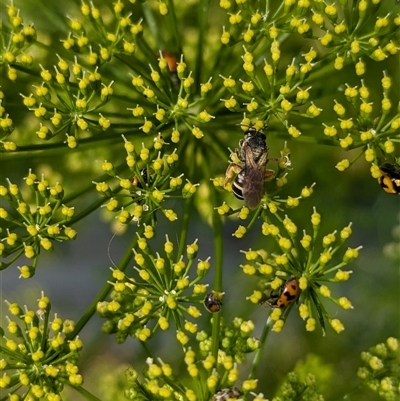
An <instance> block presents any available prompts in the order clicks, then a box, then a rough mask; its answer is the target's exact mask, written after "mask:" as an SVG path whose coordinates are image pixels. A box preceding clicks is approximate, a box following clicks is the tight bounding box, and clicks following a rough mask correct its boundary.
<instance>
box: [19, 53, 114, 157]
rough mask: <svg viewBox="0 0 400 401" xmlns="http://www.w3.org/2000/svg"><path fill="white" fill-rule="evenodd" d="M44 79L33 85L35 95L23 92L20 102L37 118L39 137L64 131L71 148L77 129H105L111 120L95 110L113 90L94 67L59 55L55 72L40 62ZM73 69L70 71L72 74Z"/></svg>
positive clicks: (98, 108) (45, 138)
mask: <svg viewBox="0 0 400 401" xmlns="http://www.w3.org/2000/svg"><path fill="white" fill-rule="evenodd" d="M41 70H42V71H41V73H40V75H41V77H42V79H43V82H42V84H41V85H40V86H35V95H34V94H33V93H31V94H30V95H29V96H25V95H22V94H21V96H22V97H23V103H24V105H25V106H26V107H27V108H28V110H29V111H30V112H32V113H33V115H34V116H35V118H36V119H38V121H39V122H38V127H37V131H36V134H37V136H38V138H39V139H41V140H45V141H47V140H50V139H52V138H54V137H55V136H56V135H59V134H64V135H66V137H67V139H66V141H65V142H66V144H67V145H68V147H69V148H71V149H74V148H76V147H77V146H78V145H79V136H82V134H79V132H80V131H84V132H86V134H83V136H84V137H88V134H89V133H90V131H91V130H93V129H95V130H99V128H101V130H103V131H105V130H107V129H108V128H109V127H110V121H109V119H108V118H106V117H104V116H103V115H102V114H101V113H98V111H99V110H101V109H102V108H103V107H104V106H105V105H106V104H107V103H108V102H109V100H110V97H111V95H112V94H113V92H114V90H113V88H112V82H111V83H110V84H109V85H108V86H107V85H105V84H104V83H103V82H102V78H101V75H100V73H99V72H98V70H97V69H95V70H94V71H88V70H85V69H84V68H83V67H82V65H80V64H79V63H78V61H77V60H76V59H75V62H74V63H73V64H72V63H68V62H67V61H66V60H64V59H62V58H61V57H59V61H58V63H57V66H54V70H55V73H54V75H53V74H51V72H50V71H49V70H47V69H45V68H44V67H43V66H41ZM71 72H72V74H71Z"/></svg>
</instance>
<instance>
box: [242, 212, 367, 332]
mask: <svg viewBox="0 0 400 401" xmlns="http://www.w3.org/2000/svg"><path fill="white" fill-rule="evenodd" d="M275 217H276V218H277V220H278V223H279V225H280V226H283V227H282V228H283V230H282V229H281V228H280V227H279V226H278V225H276V224H272V223H271V222H264V223H263V225H262V233H263V234H264V235H266V236H270V237H272V238H273V239H274V240H275V242H276V244H277V245H278V249H279V252H277V253H272V254H268V253H267V252H266V251H265V250H259V251H255V250H252V249H249V250H248V251H246V252H244V255H245V257H246V260H247V261H249V263H246V264H245V265H242V269H243V272H244V273H245V274H248V275H251V276H257V277H259V278H260V281H261V283H260V284H261V285H262V286H263V287H264V288H267V290H266V292H262V291H260V290H255V291H254V292H253V294H252V295H251V296H250V297H249V300H250V301H251V302H253V303H256V304H258V303H268V304H269V305H271V306H272V308H273V310H272V312H271V315H270V317H271V319H272V320H273V321H274V325H273V328H272V329H273V330H274V331H276V332H280V331H281V330H282V328H283V326H284V323H285V320H286V318H287V316H288V311H289V310H290V309H291V307H292V306H293V305H294V302H293V301H295V300H297V299H299V306H298V310H299V314H300V316H301V318H302V319H303V320H305V321H306V330H307V331H314V330H315V326H316V319H315V317H314V316H315V312H314V311H316V315H317V317H318V320H319V323H320V325H321V328H322V331H323V333H325V320H327V321H328V322H329V324H330V325H331V326H332V328H333V329H334V330H335V331H336V332H337V333H340V332H341V331H343V330H344V326H343V324H342V322H341V321H340V320H339V319H337V318H332V316H331V314H330V313H329V312H328V311H327V309H326V308H325V305H324V304H325V302H323V301H322V299H324V298H325V299H328V300H329V301H331V302H332V303H334V304H335V305H337V306H340V307H341V308H343V309H352V308H353V306H352V304H351V302H350V301H349V300H348V299H347V298H346V297H339V298H336V297H334V296H332V293H331V289H330V288H329V286H328V285H327V284H329V283H336V282H343V281H347V280H348V279H349V277H350V273H351V271H346V270H342V268H343V267H345V266H346V265H347V264H348V263H350V262H352V261H353V260H354V259H356V258H357V257H358V253H359V249H360V248H361V247H359V248H347V250H346V251H345V252H344V254H343V256H342V260H341V261H340V262H338V263H336V264H333V263H332V258H333V257H334V256H335V254H336V253H337V252H338V250H339V249H340V248H341V247H342V245H343V243H344V242H345V241H346V240H347V239H348V238H349V237H350V235H351V233H352V229H351V224H349V225H348V226H347V227H345V228H343V229H342V230H341V231H340V233H338V232H337V231H336V230H335V231H334V232H332V233H330V234H327V235H325V236H324V237H323V238H322V241H321V242H322V244H321V245H322V249H321V250H322V252H320V253H319V254H317V251H318V244H317V239H318V234H319V228H320V224H321V215H320V214H319V213H317V212H316V210H315V209H314V213H313V214H312V215H311V222H312V226H313V233H312V235H310V234H307V233H306V231H304V232H303V237H302V238H301V239H300V240H299V239H298V228H297V226H296V225H295V223H294V222H293V221H292V220H291V219H289V218H288V217H287V216H286V217H285V218H284V219H283V220H281V219H280V217H279V216H278V215H277V214H275ZM299 295H300V296H299ZM287 306H289V308H287V309H285V308H286V307H287Z"/></svg>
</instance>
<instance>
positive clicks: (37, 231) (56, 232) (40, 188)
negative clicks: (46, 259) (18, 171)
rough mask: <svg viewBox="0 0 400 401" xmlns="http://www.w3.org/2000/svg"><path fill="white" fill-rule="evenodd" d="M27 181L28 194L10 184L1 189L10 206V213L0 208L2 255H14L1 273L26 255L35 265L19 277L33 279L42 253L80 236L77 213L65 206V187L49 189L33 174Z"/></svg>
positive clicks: (22, 272) (8, 210)
mask: <svg viewBox="0 0 400 401" xmlns="http://www.w3.org/2000/svg"><path fill="white" fill-rule="evenodd" d="M24 180H25V186H26V187H28V191H26V188H25V187H23V188H20V187H19V186H18V185H17V184H13V183H12V182H11V181H9V180H8V185H7V186H4V185H0V196H1V197H2V199H4V200H5V201H6V202H7V203H8V205H9V207H8V208H7V209H6V208H3V207H1V208H0V219H1V220H2V222H3V227H4V229H3V230H2V231H1V233H0V235H1V242H0V254H1V256H3V257H7V256H10V255H13V256H12V257H11V258H9V260H7V261H3V262H1V269H5V268H7V267H8V266H9V265H10V264H11V263H13V262H14V261H15V260H17V259H18V258H19V257H20V256H21V255H23V254H24V255H25V257H26V258H28V259H30V260H32V264H30V265H24V266H21V267H18V268H19V270H20V277H22V278H30V277H32V276H33V275H34V274H35V271H36V266H37V263H38V258H39V254H40V251H41V249H44V250H45V251H51V250H53V242H54V241H58V242H60V241H68V240H73V239H75V238H76V235H77V233H76V231H75V230H74V229H73V228H72V227H71V225H72V217H73V216H74V213H75V210H74V208H73V207H69V206H66V205H65V204H64V203H63V200H64V189H63V187H62V185H61V184H60V183H58V182H57V183H56V184H55V185H50V183H49V181H48V180H47V179H45V178H44V176H42V178H41V179H39V178H38V177H37V176H36V174H33V173H32V172H31V171H29V174H28V175H27V176H26V177H25V178H24ZM29 190H31V192H29ZM32 199H33V201H32ZM32 202H35V203H34V204H32Z"/></svg>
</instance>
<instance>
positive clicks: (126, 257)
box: [68, 236, 137, 339]
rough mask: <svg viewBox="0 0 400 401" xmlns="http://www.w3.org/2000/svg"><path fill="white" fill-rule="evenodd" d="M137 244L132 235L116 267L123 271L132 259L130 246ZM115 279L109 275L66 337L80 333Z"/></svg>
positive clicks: (73, 336)
mask: <svg viewBox="0 0 400 401" xmlns="http://www.w3.org/2000/svg"><path fill="white" fill-rule="evenodd" d="M136 244H137V236H133V239H132V241H131V243H130V244H129V246H128V247H127V251H126V252H125V254H124V256H123V257H122V259H121V261H120V262H119V264H118V266H117V268H118V269H119V270H121V271H125V269H126V267H127V266H128V264H129V262H130V261H131V259H132V248H134V247H135V246H136ZM114 281H115V279H114V278H113V277H112V275H111V277H110V278H109V279H108V280H107V284H106V285H105V286H104V287H103V288H102V289H101V291H100V292H99V294H98V295H97V296H96V298H95V299H94V300H93V302H92V303H91V304H90V305H89V307H88V309H87V310H86V312H85V313H84V314H83V315H82V317H81V319H80V320H79V321H78V323H77V324H76V325H75V329H74V331H73V332H72V333H70V334H69V335H68V339H73V338H75V336H76V335H77V334H79V333H80V331H81V330H82V329H83V328H84V327H85V325H86V323H87V322H88V321H89V319H90V318H91V317H92V316H93V314H94V313H95V311H96V307H97V304H98V302H101V301H104V299H105V298H106V296H107V295H108V293H109V292H110V291H111V289H112V288H113V286H112V284H110V283H109V282H114Z"/></svg>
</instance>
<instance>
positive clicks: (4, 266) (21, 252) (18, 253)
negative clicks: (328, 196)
mask: <svg viewBox="0 0 400 401" xmlns="http://www.w3.org/2000/svg"><path fill="white" fill-rule="evenodd" d="M23 253H24V248H21V250H20V251H19V252H17V253H16V254H15V255H14V256H13V257H12V258H11V259H10V260H9V261H7V263H5V262H0V271H1V270H4V269H6V268H7V267H8V266H10V265H11V263H14V262H15V261H16V260H17V259H18V258H19V257H20V256H21V255H22V254H23Z"/></svg>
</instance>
